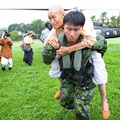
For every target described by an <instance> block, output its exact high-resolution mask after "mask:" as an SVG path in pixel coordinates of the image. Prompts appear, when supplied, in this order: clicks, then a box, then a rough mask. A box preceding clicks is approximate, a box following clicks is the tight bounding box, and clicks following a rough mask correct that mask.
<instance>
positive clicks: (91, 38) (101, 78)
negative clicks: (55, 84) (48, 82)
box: [46, 5, 110, 119]
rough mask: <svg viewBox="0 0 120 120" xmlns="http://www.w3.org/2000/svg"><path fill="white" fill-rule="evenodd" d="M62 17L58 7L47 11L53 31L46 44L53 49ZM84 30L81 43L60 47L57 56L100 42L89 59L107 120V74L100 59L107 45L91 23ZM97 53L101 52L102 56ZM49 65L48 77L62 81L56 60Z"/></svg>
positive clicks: (62, 13) (103, 116)
mask: <svg viewBox="0 0 120 120" xmlns="http://www.w3.org/2000/svg"><path fill="white" fill-rule="evenodd" d="M64 16H65V12H64V10H63V8H62V7H61V6H60V5H55V6H52V7H51V8H50V9H49V12H48V17H49V19H50V22H51V24H52V25H53V27H54V29H53V30H52V31H51V33H50V34H49V35H48V38H47V40H46V43H47V42H48V43H49V44H51V45H52V46H53V47H54V48H59V45H58V41H57V40H56V39H55V38H54V39H53V37H57V36H58V35H59V33H61V32H62V31H63V22H62V19H63V18H64ZM86 23H87V20H86V22H85V24H86ZM84 29H87V30H88V33H86V30H85V31H84ZM84 29H83V30H82V31H81V34H82V35H83V38H84V39H83V40H82V42H79V43H77V44H75V45H73V46H70V47H68V48H67V49H66V47H60V49H59V50H57V54H59V55H60V56H63V55H66V54H68V53H70V52H72V51H75V50H79V49H83V48H85V47H88V48H91V47H92V46H93V44H94V43H95V38H96V39H97V40H100V41H99V42H97V43H95V44H94V46H93V47H92V49H96V50H97V51H96V50H95V51H92V53H91V57H92V58H93V61H94V67H95V70H94V77H93V81H94V82H95V83H96V84H98V88H99V91H100V94H101V99H102V100H101V104H102V111H101V113H102V118H103V119H107V118H109V115H110V111H109V106H108V103H107V98H106V89H105V83H106V82H107V72H106V69H105V63H104V61H103V59H102V56H103V53H104V52H105V51H106V48H107V44H106V43H105V44H104V42H105V41H104V40H105V39H104V38H103V37H102V36H100V35H97V36H96V35H95V34H94V30H93V24H91V22H88V24H86V26H84ZM53 40H54V41H53ZM101 40H102V41H101ZM104 45H105V46H104ZM102 46H103V47H102ZM102 48H103V50H102V51H101V49H102ZM99 52H101V53H102V55H101V54H100V53H99ZM51 65H52V68H51V70H50V76H51V77H53V78H59V80H60V82H61V81H62V80H61V78H60V75H61V71H60V70H59V63H58V60H57V59H54V60H53V62H52V63H51ZM51 71H52V72H51ZM51 73H52V75H51ZM103 74H104V75H103ZM59 97H60V92H59V91H58V92H57V93H56V95H55V98H56V99H58V98H59Z"/></svg>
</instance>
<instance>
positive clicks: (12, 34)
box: [10, 31, 23, 40]
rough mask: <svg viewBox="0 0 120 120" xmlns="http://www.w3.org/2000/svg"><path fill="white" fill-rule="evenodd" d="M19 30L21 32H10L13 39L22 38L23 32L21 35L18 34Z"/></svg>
mask: <svg viewBox="0 0 120 120" xmlns="http://www.w3.org/2000/svg"><path fill="white" fill-rule="evenodd" d="M19 32H20V31H12V32H10V37H11V39H12V40H19V39H22V38H23V36H22V34H21V35H19V34H18V33H19Z"/></svg>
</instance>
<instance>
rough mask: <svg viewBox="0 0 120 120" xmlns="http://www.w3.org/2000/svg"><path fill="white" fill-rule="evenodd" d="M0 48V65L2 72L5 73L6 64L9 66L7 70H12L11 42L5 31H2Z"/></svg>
mask: <svg viewBox="0 0 120 120" xmlns="http://www.w3.org/2000/svg"><path fill="white" fill-rule="evenodd" d="M0 46H1V55H0V56H1V64H2V71H6V68H5V67H6V66H7V64H8V65H9V70H11V69H12V66H13V61H12V46H13V42H12V40H11V38H10V34H9V33H8V32H7V31H3V34H2V38H0Z"/></svg>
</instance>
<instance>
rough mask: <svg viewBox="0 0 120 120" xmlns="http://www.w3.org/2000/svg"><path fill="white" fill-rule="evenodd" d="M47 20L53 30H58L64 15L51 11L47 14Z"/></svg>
mask: <svg viewBox="0 0 120 120" xmlns="http://www.w3.org/2000/svg"><path fill="white" fill-rule="evenodd" d="M48 18H49V20H50V23H51V24H52V25H53V27H54V29H58V28H59V27H60V26H61V25H62V24H63V18H64V13H63V14H62V13H59V12H56V11H54V10H51V11H49V12H48Z"/></svg>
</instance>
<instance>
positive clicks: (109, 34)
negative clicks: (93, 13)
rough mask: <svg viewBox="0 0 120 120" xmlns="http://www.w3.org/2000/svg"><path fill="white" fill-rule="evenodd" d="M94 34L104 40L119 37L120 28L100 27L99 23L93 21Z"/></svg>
mask: <svg viewBox="0 0 120 120" xmlns="http://www.w3.org/2000/svg"><path fill="white" fill-rule="evenodd" d="M93 26H94V29H95V30H96V32H97V33H98V34H100V35H102V36H104V37H105V38H115V37H120V27H106V28H104V27H102V26H101V23H100V21H93Z"/></svg>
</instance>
